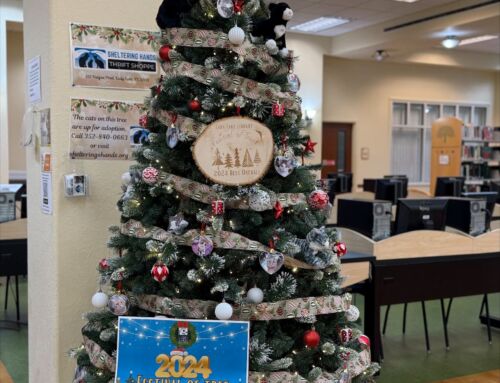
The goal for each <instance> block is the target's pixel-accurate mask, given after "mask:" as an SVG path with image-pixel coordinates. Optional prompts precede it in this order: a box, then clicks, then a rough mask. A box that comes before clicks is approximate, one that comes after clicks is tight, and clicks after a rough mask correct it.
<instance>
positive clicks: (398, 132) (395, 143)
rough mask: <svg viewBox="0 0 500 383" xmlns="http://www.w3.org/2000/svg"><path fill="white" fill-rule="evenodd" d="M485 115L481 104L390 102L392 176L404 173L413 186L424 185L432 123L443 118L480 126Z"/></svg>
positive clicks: (428, 170)
mask: <svg viewBox="0 0 500 383" xmlns="http://www.w3.org/2000/svg"><path fill="white" fill-rule="evenodd" d="M487 112H488V107H487V106H484V105H464V104H441V103H433V102H429V103H427V102H412V101H393V102H392V174H406V175H407V176H408V178H409V181H410V182H411V183H413V184H428V183H429V182H430V169H431V165H430V162H431V127H432V123H433V122H434V121H435V120H437V119H438V118H440V117H441V116H443V117H457V118H459V119H461V120H462V121H463V122H464V123H465V124H474V125H481V126H482V125H485V124H486V119H487Z"/></svg>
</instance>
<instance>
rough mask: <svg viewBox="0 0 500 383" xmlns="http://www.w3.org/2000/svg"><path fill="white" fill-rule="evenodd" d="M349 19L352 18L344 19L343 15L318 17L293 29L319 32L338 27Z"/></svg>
mask: <svg viewBox="0 0 500 383" xmlns="http://www.w3.org/2000/svg"><path fill="white" fill-rule="evenodd" d="M349 21H351V20H349V19H344V18H342V17H319V18H317V19H314V20H310V21H307V22H305V23H302V24H298V25H295V26H293V27H292V28H291V29H294V30H297V31H302V32H319V31H324V30H325V29H330V28H333V27H338V26H339V25H342V24H345V23H348V22H349Z"/></svg>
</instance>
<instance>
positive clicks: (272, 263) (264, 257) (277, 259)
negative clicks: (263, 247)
mask: <svg viewBox="0 0 500 383" xmlns="http://www.w3.org/2000/svg"><path fill="white" fill-rule="evenodd" d="M259 261H260V265H261V266H262V268H263V269H264V271H265V272H266V273H268V274H270V275H273V274H274V273H276V272H277V271H279V269H281V267H282V266H283V263H284V262H285V257H284V255H283V254H281V253H278V252H276V251H273V252H269V253H262V254H261V255H260V257H259Z"/></svg>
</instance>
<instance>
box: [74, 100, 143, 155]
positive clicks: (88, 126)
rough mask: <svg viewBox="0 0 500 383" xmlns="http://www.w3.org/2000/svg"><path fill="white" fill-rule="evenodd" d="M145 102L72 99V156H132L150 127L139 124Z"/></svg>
mask: <svg viewBox="0 0 500 383" xmlns="http://www.w3.org/2000/svg"><path fill="white" fill-rule="evenodd" d="M143 113H145V108H144V105H143V104H138V103H127V102H121V101H101V100H89V99H72V100H71V129H70V149H69V150H70V158H72V159H80V160H128V159H130V158H131V152H132V147H134V146H135V145H140V144H141V143H142V142H143V141H144V140H145V139H146V138H147V135H148V131H147V130H145V129H144V128H142V127H141V126H139V125H138V121H139V118H140V116H141V115H142V114H143Z"/></svg>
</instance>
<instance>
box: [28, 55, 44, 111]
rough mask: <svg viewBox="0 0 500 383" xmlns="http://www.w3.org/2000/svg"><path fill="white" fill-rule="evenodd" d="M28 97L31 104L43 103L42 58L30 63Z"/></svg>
mask: <svg viewBox="0 0 500 383" xmlns="http://www.w3.org/2000/svg"><path fill="white" fill-rule="evenodd" d="M28 97H29V102H30V104H35V103H37V102H40V101H42V69H41V59H40V56H36V57H33V58H32V59H30V60H29V61H28Z"/></svg>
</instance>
